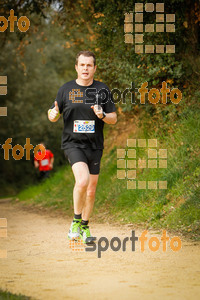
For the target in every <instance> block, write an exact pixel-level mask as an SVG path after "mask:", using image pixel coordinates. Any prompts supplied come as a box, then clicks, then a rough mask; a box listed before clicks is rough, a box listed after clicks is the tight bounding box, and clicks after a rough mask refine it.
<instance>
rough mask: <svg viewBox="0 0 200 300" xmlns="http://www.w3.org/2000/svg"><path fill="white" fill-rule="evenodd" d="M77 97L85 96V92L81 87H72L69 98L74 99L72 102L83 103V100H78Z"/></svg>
mask: <svg viewBox="0 0 200 300" xmlns="http://www.w3.org/2000/svg"><path fill="white" fill-rule="evenodd" d="M76 97H83V93H82V92H81V91H80V89H72V90H71V91H70V92H69V100H72V103H83V100H77V99H76Z"/></svg>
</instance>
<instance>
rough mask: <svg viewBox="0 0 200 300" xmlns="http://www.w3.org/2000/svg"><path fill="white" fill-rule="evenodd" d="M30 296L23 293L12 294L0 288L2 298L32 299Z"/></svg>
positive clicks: (15, 299)
mask: <svg viewBox="0 0 200 300" xmlns="http://www.w3.org/2000/svg"><path fill="white" fill-rule="evenodd" d="M30 299H31V298H30V297H26V296H23V295H21V294H18V295H17V294H12V293H10V292H7V291H3V290H2V289H0V300H30Z"/></svg>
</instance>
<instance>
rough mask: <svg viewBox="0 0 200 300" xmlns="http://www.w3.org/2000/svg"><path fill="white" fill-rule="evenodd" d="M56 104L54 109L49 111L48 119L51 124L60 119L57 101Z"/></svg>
mask: <svg viewBox="0 0 200 300" xmlns="http://www.w3.org/2000/svg"><path fill="white" fill-rule="evenodd" d="M54 104H55V106H54V108H52V109H49V111H48V118H49V120H50V121H51V122H56V121H57V120H58V119H59V117H60V113H59V107H58V103H57V101H55V103H54Z"/></svg>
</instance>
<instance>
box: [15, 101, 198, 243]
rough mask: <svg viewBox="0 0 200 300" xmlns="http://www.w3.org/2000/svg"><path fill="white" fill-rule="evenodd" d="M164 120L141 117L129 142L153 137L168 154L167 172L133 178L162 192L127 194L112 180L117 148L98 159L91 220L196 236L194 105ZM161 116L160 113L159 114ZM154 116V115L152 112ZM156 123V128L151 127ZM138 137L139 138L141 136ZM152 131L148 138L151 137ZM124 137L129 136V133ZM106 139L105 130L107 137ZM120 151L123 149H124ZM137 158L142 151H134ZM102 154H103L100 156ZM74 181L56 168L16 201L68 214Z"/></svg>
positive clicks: (148, 172)
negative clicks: (160, 186) (161, 185)
mask: <svg viewBox="0 0 200 300" xmlns="http://www.w3.org/2000/svg"><path fill="white" fill-rule="evenodd" d="M167 109H168V110H167V113H166V115H165V114H164V116H165V118H163V114H162V116H161V115H159V116H157V115H154V116H153V117H152V119H151V120H149V117H146V119H145V118H144V116H143V119H142V121H143V124H142V125H143V126H142V131H141V129H140V135H139V134H138V136H136V137H134V138H145V139H148V138H157V140H158V148H162V149H167V150H168V167H167V169H148V168H146V169H142V170H141V171H139V172H137V179H139V180H144V181H148V180H150V181H153V180H167V182H168V188H167V190H148V189H147V190H138V189H136V190H127V182H126V180H119V179H117V176H116V174H117V156H116V153H117V146H116V145H113V149H112V150H111V151H110V152H109V153H107V154H104V156H103V159H102V163H101V173H100V177H99V182H98V187H97V196H96V202H95V208H94V214H95V215H101V213H103V215H106V217H111V218H112V219H115V220H119V221H121V222H122V223H127V222H132V223H137V224H142V225H145V226H146V227H155V228H166V229H170V228H171V229H175V230H180V231H182V232H183V233H189V234H190V235H191V236H192V237H194V238H198V237H199V236H200V232H199V227H200V226H199V225H200V221H199V220H200V183H199V178H200V155H199V153H200V116H199V113H198V109H197V108H196V107H195V106H194V107H193V108H191V106H190V107H189V106H186V105H185V106H183V107H180V112H179V113H178V115H177V109H174V106H170V107H168V108H167ZM162 113H163V112H162ZM157 114H159V110H158V112H157ZM156 118H158V121H156V122H159V126H157V124H155V120H156ZM141 132H142V134H141ZM152 132H153V136H152ZM130 137H131V138H132V136H131V133H130ZM107 138H109V131H108V132H107ZM124 147H125V145H124ZM136 150H137V154H138V155H139V157H141V158H143V157H146V156H145V155H146V154H145V151H144V150H141V149H139V148H137V149H136ZM105 153H106V152H105ZM73 185H74V178H73V174H72V171H71V168H70V166H67V167H63V168H61V169H60V170H59V171H58V172H57V173H55V174H54V175H53V176H52V177H51V178H50V179H48V180H46V182H44V183H41V184H38V185H37V186H32V187H29V188H27V189H25V190H23V191H22V192H21V193H19V195H18V198H19V199H20V201H25V202H27V203H35V204H40V205H42V206H45V207H54V208H59V209H62V210H65V211H66V212H67V213H69V214H70V215H72V213H73V204H72V192H73Z"/></svg>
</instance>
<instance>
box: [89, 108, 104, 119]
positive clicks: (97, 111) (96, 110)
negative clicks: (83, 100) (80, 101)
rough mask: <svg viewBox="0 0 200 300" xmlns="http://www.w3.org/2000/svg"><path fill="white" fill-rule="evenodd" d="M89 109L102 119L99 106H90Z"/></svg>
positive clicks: (101, 111)
mask: <svg viewBox="0 0 200 300" xmlns="http://www.w3.org/2000/svg"><path fill="white" fill-rule="evenodd" d="M91 108H92V109H93V111H94V113H95V115H96V116H97V117H98V118H99V119H101V118H103V109H102V107H101V105H92V106H91Z"/></svg>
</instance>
